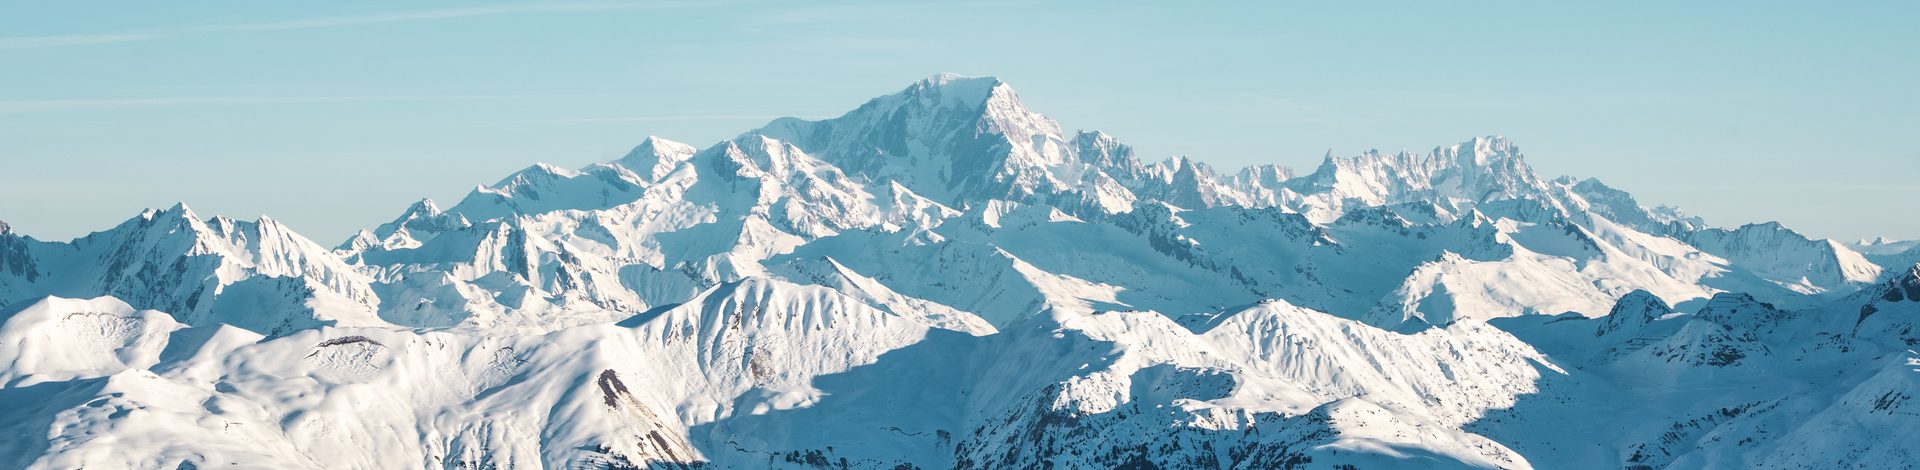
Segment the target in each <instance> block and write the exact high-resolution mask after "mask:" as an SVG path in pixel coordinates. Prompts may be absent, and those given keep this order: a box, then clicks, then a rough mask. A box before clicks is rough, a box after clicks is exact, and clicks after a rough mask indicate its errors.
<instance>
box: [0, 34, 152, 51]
mask: <svg viewBox="0 0 1920 470" xmlns="http://www.w3.org/2000/svg"><path fill="white" fill-rule="evenodd" d="M163 37H166V36H163V35H159V34H152V33H124V34H76V35H65V36H21V37H11V38H5V37H0V49H39V48H43V47H62V46H84V45H88V44H109V43H116V42H133V41H146V40H150V39H160V38H163Z"/></svg>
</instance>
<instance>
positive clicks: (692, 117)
mask: <svg viewBox="0 0 1920 470" xmlns="http://www.w3.org/2000/svg"><path fill="white" fill-rule="evenodd" d="M780 117H781V116H780V115H777V114H685V115H663V116H618V117H589V118H558V119H526V120H513V121H499V122H500V123H503V124H582V123H602V122H670V121H765V120H773V119H779V118H780Z"/></svg>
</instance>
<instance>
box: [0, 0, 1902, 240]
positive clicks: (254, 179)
mask: <svg viewBox="0 0 1920 470" xmlns="http://www.w3.org/2000/svg"><path fill="white" fill-rule="evenodd" d="M4 5H5V6H4V8H5V10H6V11H7V12H8V14H6V15H0V63H4V64H6V67H5V70H6V71H7V73H5V74H0V220H4V221H6V222H7V223H9V224H11V225H12V226H13V228H14V229H15V230H17V231H19V232H21V233H26V234H29V235H32V236H35V237H39V238H45V239H55V240H64V239H67V238H71V237H74V236H78V235H82V234H84V233H87V232H90V231H95V230H101V229H105V228H108V227H111V226H113V225H114V224H117V223H119V222H120V221H122V220H125V219H126V218H128V217H132V216H133V215H135V214H137V213H139V211H140V210H141V209H143V208H149V207H167V206H170V205H172V204H173V203H174V202H175V201H184V202H186V203H187V204H189V205H191V206H193V207H194V209H195V210H196V211H197V212H198V213H200V214H201V215H207V216H211V215H214V214H222V215H228V216H234V217H240V218H252V217H254V216H257V215H260V214H267V215H271V216H272V217H274V218H276V219H279V220H282V221H284V222H286V223H287V224H289V225H290V226H292V227H293V228H295V229H296V230H299V231H301V232H302V233H304V234H306V235H308V236H310V237H312V238H314V239H315V240H317V241H320V242H322V243H324V244H332V243H336V242H338V241H340V240H342V239H344V238H345V237H346V236H347V235H348V234H349V233H351V232H353V231H354V230H357V229H360V228H367V227H372V226H374V225H377V224H379V223H382V222H385V221H387V220H389V219H391V218H392V217H393V216H395V215H397V214H399V213H400V211H401V210H403V209H404V208H405V207H406V206H407V205H408V204H410V203H411V202H412V201H414V200H417V199H419V198H422V197H431V198H434V199H437V200H440V201H442V202H444V203H449V204H450V203H451V202H453V201H456V200H458V199H459V198H460V197H461V196H463V195H464V194H465V193H466V192H467V191H469V190H471V189H472V188H473V187H474V186H475V185H477V184H486V183H492V182H494V181H496V180H498V179H499V178H501V177H504V176H506V175H507V174H509V173H511V172H513V171H515V170H518V169H520V168H524V167H526V166H529V165H531V164H533V163H535V162H541V161H544V162H551V163H554V164H558V165H562V166H568V167H578V166H581V165H584V164H587V163H591V162H597V161H606V160H612V159H614V158H616V157H618V156H620V155H621V154H624V153H625V152H626V150H627V149H629V148H631V147H632V146H633V145H635V144H638V143H639V142H640V140H641V139H642V138H644V137H645V136H647V135H659V136H662V137H666V138H669V139H673V140H678V141H683V142H688V143H691V144H694V145H696V146H705V145H708V144H711V143H713V142H716V141H719V140H722V139H725V138H728V137H731V136H733V135H736V134H738V133H740V132H742V131H746V130H749V129H752V128H755V127H758V126H760V125H762V124H764V123H765V122H766V121H769V120H771V119H773V118H775V117H779V116H788V115H792V116H799V117H806V118H821V117H831V116H835V115H838V114H840V113H842V112H845V111H847V110H850V109H852V108H854V107H855V106H858V105H859V104H860V103H862V102H864V101H865V100H867V99H869V98H872V97H874V96H878V95H882V94H887V93H893V92H895V91H898V90H899V89H900V88H902V87H904V86H906V85H907V84H908V83H910V82H912V81H913V80H917V79H920V78H923V77H925V76H928V75H932V74H934V73H938V72H958V73H964V74H970V75H992V76H997V77H999V78H1001V79H1003V80H1005V81H1007V82H1009V83H1011V84H1012V85H1013V86H1014V87H1015V88H1016V89H1018V90H1019V92H1020V95H1021V98H1022V99H1023V100H1024V101H1025V102H1026V103H1027V104H1028V105H1029V106H1030V107H1032V108H1033V109H1034V110H1036V111H1038V112H1041V113H1043V114H1046V115H1048V116H1049V117H1052V118H1054V119H1055V120H1058V121H1059V122H1060V123H1061V124H1062V125H1063V126H1064V127H1066V128H1068V129H1099V130H1102V131H1106V132H1108V133H1110V134H1113V135H1115V136H1117V137H1118V138H1120V139H1121V140H1123V141H1125V142H1127V143H1129V144H1131V145H1133V146H1135V147H1136V149H1137V150H1139V153H1140V155H1141V156H1142V157H1143V158H1147V159H1159V158H1164V157H1167V156H1172V155H1187V156H1191V157H1194V158H1196V159H1198V160H1201V161H1206V162H1209V163H1211V164H1213V165H1215V166H1216V167H1220V168H1223V169H1228V168H1233V167H1238V166H1243V165H1246V164H1251V163H1265V162H1275V163H1281V164H1284V165H1287V166H1290V167H1293V168H1294V169H1295V170H1296V171H1298V172H1301V173H1305V172H1309V171H1312V169H1313V167H1314V166H1316V165H1317V164H1318V163H1319V161H1320V159H1321V157H1322V155H1323V154H1325V153H1327V152H1328V151H1329V149H1330V150H1331V152H1332V153H1334V154H1336V155H1352V154H1356V153H1359V152H1362V151H1365V150H1367V149H1372V148H1378V149H1382V150H1386V151H1395V150H1399V149H1409V150H1413V151H1416V152H1419V151H1425V149H1428V148H1431V147H1434V146H1438V145H1447V144H1452V143H1458V142H1460V141H1463V140H1466V139H1468V138H1471V137H1473V136H1479V135H1487V134H1500V135H1504V136H1506V137H1508V138H1511V139H1513V140H1514V141H1515V142H1516V143H1518V145H1519V146H1520V147H1521V148H1522V149H1523V150H1524V151H1525V153H1526V154H1527V155H1528V161H1529V163H1531V164H1532V165H1533V166H1534V167H1535V168H1536V169H1538V170H1540V171H1541V173H1542V174H1543V176H1555V175H1561V174H1566V175H1574V176H1579V177H1596V178H1599V179H1601V180H1603V181H1606V182H1607V183H1608V184H1609V185H1612V186H1615V187H1619V188H1621V189H1625V190H1628V191H1630V192H1632V193H1633V194H1635V195H1636V196H1637V197H1639V198H1640V199H1641V200H1642V201H1644V202H1647V203H1650V204H1671V205H1676V206H1679V207H1681V208H1683V209H1685V210H1686V211H1688V212H1689V213H1692V214H1696V215H1700V216H1703V217H1705V218H1706V219H1707V221H1708V222H1709V223H1711V224H1714V225H1718V226H1735V225H1739V224H1742V223H1747V222H1762V221H1769V220H1778V221H1780V222H1782V223H1785V224H1786V225H1788V226H1789V227H1791V228H1793V229H1795V230H1798V231H1801V232H1803V233H1807V234H1809V235H1812V236H1817V237H1833V238H1838V239H1843V240H1851V239H1858V238H1870V237H1876V236H1888V237H1892V238H1920V218H1914V217H1910V216H1909V215H1910V214H1911V202H1912V201H1914V200H1917V199H1920V182H1916V179H1915V178H1914V176H1915V175H1920V150H1916V148H1915V147H1914V146H1913V145H1911V144H1910V143H1907V142H1906V141H1905V137H1906V136H1907V135H1909V134H1910V133H1911V129H1914V128H1916V127H1917V126H1920V86H1916V85H1920V84H1917V83H1915V82H1914V78H1913V77H1917V76H1920V31H1916V30H1915V29H1913V28H1911V27H1910V25H1908V24H1907V23H1909V22H1910V21H1911V19H1913V18H1916V17H1920V4H1914V3H1911V2H1865V3H1857V4H1848V5H1792V4H1786V3H1781V4H1776V5H1757V4H1756V5H1746V6H1744V8H1740V9H1731V8H1720V7H1716V6H1711V5H1681V6H1674V5H1662V4H1655V3H1642V4H1632V5H1625V4H1607V5H1581V6H1560V5H1556V6H1548V5H1534V4H1527V3H1518V2H1514V3H1504V2H1488V3H1476V4H1473V6H1471V7H1460V6H1453V5H1429V4H1420V3H1375V4H1365V5H1352V4H1343V5H1320V4H1282V5H1262V6H1257V7H1252V6H1248V7H1237V6H1235V7H1229V6H1185V5H1180V6H1174V5H1118V6H1115V5H1106V4H1095V3H1081V2H1045V3H1037V4H1033V3H1004V4H968V5H927V4H920V5H896V4H891V3H880V2H830V3H816V4H809V5H808V6H807V7H805V8H803V7H799V6H789V5H781V4H767V3H728V2H721V3H659V2H546V3H484V4H478V3H456V2H419V3H408V4H405V5H398V4H391V3H379V2H349V3H328V4H324V5H323V4H272V5H263V4H253V3H241V2H207V3H196V4H192V5H173V4H168V5H161V4H150V3H134V2H125V3H121V4H119V5H118V7H117V8H102V7H101V6H100V5H98V4H90V5H69V4H58V3H28V2H9V3H6V4H4ZM1570 9H1586V10H1587V11H1582V12H1578V13H1569V12H1568V10H1570Z"/></svg>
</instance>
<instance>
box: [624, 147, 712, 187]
mask: <svg viewBox="0 0 1920 470" xmlns="http://www.w3.org/2000/svg"><path fill="white" fill-rule="evenodd" d="M696 151H697V149H695V148H693V146H692V145H687V144H684V143H680V142H675V141H671V140H667V139H663V138H660V137H656V136H647V138H646V140H642V141H640V145H637V146H634V147H633V150H632V151H629V152H627V155H626V156H624V157H620V159H619V160H614V161H613V164H615V165H619V166H622V167H626V169H627V170H629V171H632V172H634V173H635V174H638V175H640V176H641V177H643V178H645V179H646V180H647V181H655V180H659V179H660V178H662V177H665V176H666V175H667V173H669V172H671V171H673V168H674V165H677V164H679V163H680V162H682V161H686V159H687V158H688V157H691V156H693V154H694V153H695V152H696Z"/></svg>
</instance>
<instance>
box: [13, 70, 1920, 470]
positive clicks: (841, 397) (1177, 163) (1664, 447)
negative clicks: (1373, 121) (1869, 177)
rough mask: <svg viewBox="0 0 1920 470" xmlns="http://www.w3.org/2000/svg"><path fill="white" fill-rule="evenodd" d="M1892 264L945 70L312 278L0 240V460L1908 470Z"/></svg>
mask: <svg viewBox="0 0 1920 470" xmlns="http://www.w3.org/2000/svg"><path fill="white" fill-rule="evenodd" d="M1916 263H1920V244H1916V243H1914V242H1909V241H1899V240H1886V239H1880V240H1872V241H1865V240H1863V241H1859V242H1851V243H1847V242H1837V241H1832V240H1819V239H1813V238H1810V237H1807V236H1805V235H1802V234H1801V233H1799V232H1796V231H1794V230H1792V229H1789V228H1787V227H1784V226H1782V225H1780V224H1777V223H1756V224H1746V225H1740V226H1737V227H1716V226H1711V225H1708V224H1707V223H1706V222H1705V221H1703V220H1702V219H1700V218H1697V217H1692V216H1689V215H1687V214H1685V213H1684V212H1682V211H1680V210H1679V209H1676V208H1672V207H1665V206H1648V205H1646V204H1644V203H1642V202H1640V201H1638V200H1637V199H1635V198H1634V197H1633V196H1632V195H1631V194H1629V193H1627V192H1626V191H1623V190H1620V189H1616V188H1613V187H1610V186H1607V185H1606V184H1604V183H1602V182H1600V181H1599V180H1595V179H1580V178H1573V177H1558V178H1546V177H1542V176H1541V175H1539V174H1537V173H1536V172H1535V171H1534V170H1533V169H1532V168H1531V167H1530V166H1528V164H1527V162H1526V157H1525V156H1524V155H1523V154H1522V153H1521V151H1520V148H1519V147H1518V145H1516V144H1515V143H1513V142H1512V141H1509V140H1507V139H1505V138H1502V137H1498V136H1489V137H1476V138H1472V139H1468V140H1466V141H1463V142H1460V143H1457V144H1449V145H1442V146H1438V147H1435V148H1432V149H1430V150H1428V151H1425V152H1398V153H1385V152H1379V151H1368V152H1363V153H1359V154H1356V155H1351V156H1339V155H1334V154H1332V153H1329V154H1328V155H1327V156H1326V158H1325V160H1324V163H1322V164H1321V165H1320V166H1318V167H1317V168H1314V169H1313V170H1312V171H1311V172H1305V173H1299V172H1295V171H1294V170H1292V169H1289V168H1285V167H1281V166H1278V165H1269V164H1263V165H1253V166H1249V167H1246V168H1241V169H1235V170H1217V169H1215V168H1213V167H1212V166H1210V165H1208V164H1206V163H1203V162H1200V161H1197V160H1193V159H1189V158H1185V157H1175V158H1170V159H1166V160H1162V161H1157V162H1150V161H1145V160H1142V159H1141V158H1140V157H1139V156H1138V155H1136V154H1135V152H1134V150H1133V149H1132V148H1131V147H1129V146H1127V145H1126V144H1124V143H1122V142H1120V141H1119V139H1117V138H1116V137H1114V136H1111V135H1108V134H1105V133H1101V132H1098V131H1076V132H1068V131H1065V130H1063V128H1062V127H1061V126H1060V125H1059V124H1058V123H1056V122H1054V121H1052V120H1051V119H1048V118H1047V117H1045V116H1043V115H1041V114H1039V113H1037V112H1034V111H1032V110H1029V109H1028V108H1027V107H1026V106H1025V105H1024V104H1023V103H1022V102H1021V101H1020V99H1019V96H1018V94H1017V93H1015V91H1014V90H1013V88H1012V87H1011V86H1010V85H1008V84H1006V83H1004V82H1001V81H1000V80H997V79H994V78H987V77H965V76H959V75H951V74H942V75H937V76H933V77H929V78H927V79H925V80H921V81H918V82H916V83H913V84H911V85H910V86H908V87H907V88H906V89H904V90H901V91H899V92H898V93H894V94H889V95H885V96H881V97H879V98H875V99H873V100H871V101H868V102H867V103H865V104H862V105H860V106H859V107H857V108H855V109H853V110H852V111H849V112H847V113H846V114H844V115H842V116H840V117H836V118H831V119H822V120H802V119H794V118H782V119H778V120H774V121H772V122H770V123H768V124H767V125H766V126H764V127H762V128H759V129H755V130H750V131H747V132H745V133H742V134H740V135H739V136H738V137H735V138H733V139H730V140H726V141H723V142H718V143H714V144H711V145H708V146H705V147H697V146H694V145H688V144H684V143H679V142H674V141H671V140H668V139H665V138H660V137H648V138H646V139H644V140H642V141H641V142H640V143H639V145H638V146H636V147H635V148H634V149H633V150H632V151H631V152H629V153H628V154H627V155H625V156H623V157H621V158H619V159H616V160H613V161H610V162H605V163H598V164H593V165H589V166H586V167H584V168H579V169H572V168H562V167H558V166H554V165H549V164H536V165H533V166H531V167H528V168H526V169H525V170H522V171H519V172H516V173H514V174H511V175H508V176H506V177H505V178H503V179H501V180H500V181H498V182H496V183H494V184H490V185H483V186H479V187H477V188H476V189H475V190H474V191H472V192H471V193H470V194H468V195H467V196H466V197H464V198H462V199H461V200H459V201H456V202H454V203H453V204H451V205H445V206H443V205H442V204H439V203H436V202H435V201H432V200H422V201H420V202H418V203H415V204H413V205H411V206H410V207H407V208H405V209H404V210H403V211H401V212H400V214H399V216H398V217H396V218H395V219H393V221H392V222H389V223H386V224H382V225H380V226H378V227H374V228H371V229H368V230H363V231H360V232H359V233H356V234H355V235H354V236H353V237H351V238H350V239H348V240H345V241H344V242H342V243H340V244H339V245H337V246H332V247H329V246H327V245H322V244H320V243H317V242H315V241H313V240H310V239H307V238H306V237H304V236H302V235H300V234H298V233H296V232H294V231H293V230H292V229H291V228H289V227H287V226H286V225H284V224H282V223H281V222H279V221H275V220H273V219H271V218H268V217H261V218H259V219H258V220H256V221H241V220H234V219H229V218H226V217H211V218H206V217H202V216H200V215H197V214H195V213H194V212H193V211H192V210H191V209H190V208H188V207H186V206H185V205H176V206H173V207H170V208H166V209H155V210H148V211H145V212H143V213H141V214H139V215H137V216H135V217H133V218H131V219H129V220H127V221H126V222H124V223H121V224H119V225H117V226H114V227H111V228H108V229H106V230H103V231H100V232H96V233H93V234H89V235H87V236H84V237H80V238H77V239H74V240H70V241H43V240H38V239H34V238H32V237H28V236H25V235H22V234H18V233H15V232H13V231H12V229H11V228H10V227H9V226H7V225H6V224H4V223H0V305H5V306H4V307H0V417H4V419H0V428H4V432H0V468H169V469H176V468H177V469H188V468H206V467H239V468H276V469H280V468H329V469H332V468H449V469H451V468H462V469H496V468H497V469H505V468H609V469H612V468H634V469H640V468H646V469H661V468H795V469H802V468H873V469H915V468H917V469H934V468H955V469H961V468H964V469H974V468H1536V467H1539V468H1645V469H1656V468H1810V467H1811V468H1833V467H1852V468H1908V467H1912V466H1914V464H1913V462H1916V461H1920V441H1916V440H1913V439H1905V438H1903V437H1902V436H1909V435H1912V434H1914V433H1916V432H1920V402H1916V401H1915V400H1914V397H1915V396H1917V395H1920V353H1915V352H1914V351H1913V348H1915V347H1916V345H1920V328H1917V325H1920V265H1917V264H1916Z"/></svg>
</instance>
